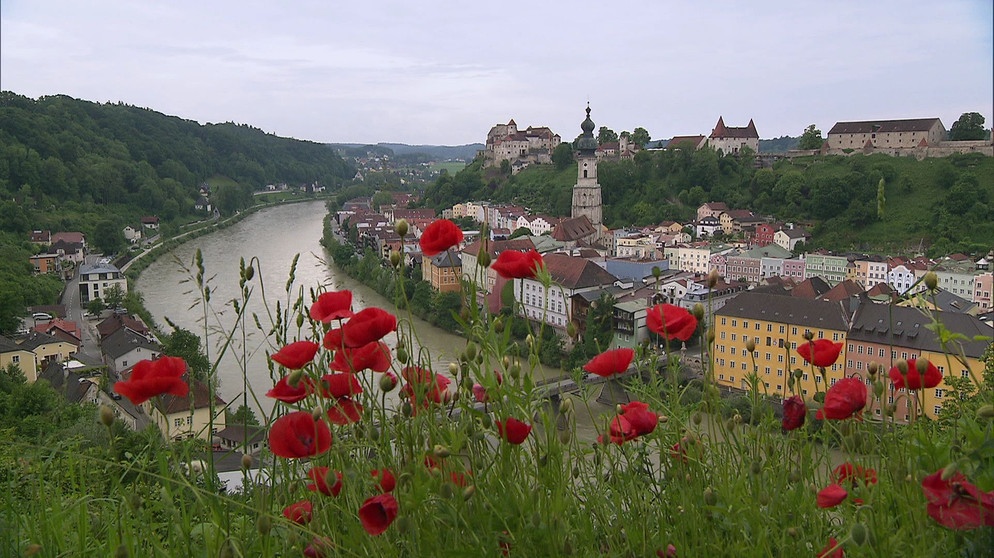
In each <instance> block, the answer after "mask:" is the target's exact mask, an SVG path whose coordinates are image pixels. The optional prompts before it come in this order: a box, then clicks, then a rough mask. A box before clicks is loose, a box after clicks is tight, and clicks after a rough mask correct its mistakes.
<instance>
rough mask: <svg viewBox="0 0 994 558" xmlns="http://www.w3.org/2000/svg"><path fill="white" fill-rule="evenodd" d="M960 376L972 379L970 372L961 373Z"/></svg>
mask: <svg viewBox="0 0 994 558" xmlns="http://www.w3.org/2000/svg"><path fill="white" fill-rule="evenodd" d="M960 376H963V377H964V378H969V377H970V371H969V370H963V371H961V372H960Z"/></svg>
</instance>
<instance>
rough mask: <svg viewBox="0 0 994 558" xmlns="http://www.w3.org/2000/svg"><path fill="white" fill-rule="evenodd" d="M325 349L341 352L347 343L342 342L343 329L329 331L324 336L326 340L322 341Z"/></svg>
mask: <svg viewBox="0 0 994 558" xmlns="http://www.w3.org/2000/svg"><path fill="white" fill-rule="evenodd" d="M321 344H322V345H324V348H325V349H328V350H329V351H340V350H342V348H343V347H345V342H344V341H343V340H342V328H337V329H329V330H328V332H327V333H325V334H324V339H323V340H322V341H321Z"/></svg>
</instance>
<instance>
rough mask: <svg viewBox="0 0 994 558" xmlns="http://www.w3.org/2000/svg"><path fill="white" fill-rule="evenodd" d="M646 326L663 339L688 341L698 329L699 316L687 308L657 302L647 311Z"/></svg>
mask: <svg viewBox="0 0 994 558" xmlns="http://www.w3.org/2000/svg"><path fill="white" fill-rule="evenodd" d="M645 327H647V328H648V329H649V331H652V332H654V333H656V334H657V335H659V336H660V337H662V338H663V339H667V340H671V339H678V340H680V341H686V340H688V339H690V336H691V335H693V334H694V331H696V330H697V318H695V317H694V315H693V314H691V313H690V311H688V310H687V309H686V308H681V307H679V306H673V305H672V304H657V305H655V306H653V307H652V308H650V309H649V311H648V312H647V313H646V315H645Z"/></svg>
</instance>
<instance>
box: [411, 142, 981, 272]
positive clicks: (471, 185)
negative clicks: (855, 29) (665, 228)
mask: <svg viewBox="0 0 994 558" xmlns="http://www.w3.org/2000/svg"><path fill="white" fill-rule="evenodd" d="M813 132H817V130H814V131H813ZM597 173H598V182H599V183H600V184H601V187H602V197H603V201H604V223H605V224H606V225H607V226H609V227H622V226H628V225H650V224H655V223H658V222H660V221H662V220H665V219H672V220H678V221H679V220H689V219H692V218H693V217H694V215H695V210H696V208H697V207H698V206H699V205H700V204H701V203H704V202H707V201H723V202H725V203H727V204H728V205H729V206H730V207H735V208H745V209H751V210H753V211H755V212H757V213H759V214H762V215H772V216H773V217H775V218H777V219H781V220H787V221H795V222H800V223H804V224H807V225H808V226H810V227H811V232H812V234H813V239H812V243H811V244H809V246H808V248H812V247H814V248H820V247H824V248H829V249H837V250H850V249H858V250H869V251H881V252H887V251H890V252H912V253H913V252H917V251H918V250H919V247H920V246H921V247H924V248H929V251H930V253H932V254H942V253H949V252H954V251H963V252H970V253H975V252H980V251H984V252H986V250H988V249H989V248H990V239H992V238H994V159H992V158H990V157H984V156H982V155H979V154H968V155H953V156H950V157H945V158H931V159H925V160H922V161H918V160H915V159H914V158H910V157H890V156H887V155H870V156H864V155H860V154H856V155H852V156H848V157H842V156H827V157H820V156H816V157H802V158H794V159H785V160H782V161H779V162H778V163H777V164H776V165H775V166H774V167H773V168H766V169H758V170H757V169H756V168H755V167H754V166H753V161H752V159H751V158H749V157H747V156H741V157H734V156H723V155H720V154H718V153H716V152H714V151H712V150H708V149H702V150H699V151H686V150H664V151H651V152H650V151H643V152H640V153H638V154H637V155H636V156H635V160H634V161H617V162H607V161H604V162H601V163H599V164H598V169H597ZM881 180H883V181H884V182H883V183H884V190H883V192H881V191H880V190H879V185H880V181H881ZM575 182H576V170H575V167H574V166H573V165H570V166H567V167H565V168H562V169H561V170H557V169H556V167H555V166H554V165H533V166H531V167H528V168H526V169H524V170H523V171H521V172H520V173H518V174H516V175H513V176H509V177H508V176H503V175H501V174H500V173H499V172H497V171H496V170H495V169H484V168H482V165H481V163H480V162H479V161H477V162H475V163H473V164H472V165H470V166H468V167H467V168H466V169H464V170H463V171H461V172H459V173H457V174H456V175H455V176H442V177H440V178H439V179H438V180H437V181H436V182H435V183H434V184H433V185H431V186H430V187H429V188H428V189H427V190H426V191H425V195H424V203H425V204H426V205H428V206H430V207H435V208H436V209H442V208H444V207H451V206H452V205H453V204H455V203H459V202H464V201H467V200H476V199H484V200H492V201H496V202H515V203H520V204H522V205H525V206H526V207H529V208H530V209H532V210H533V211H536V212H549V213H552V214H553V215H569V214H570V204H571V188H572V186H573V184H574V183H575ZM878 199H881V200H882V199H886V210H885V211H882V212H878V211H877V210H878V204H877V200H878ZM881 209H883V208H882V207H881ZM881 217H882V218H881Z"/></svg>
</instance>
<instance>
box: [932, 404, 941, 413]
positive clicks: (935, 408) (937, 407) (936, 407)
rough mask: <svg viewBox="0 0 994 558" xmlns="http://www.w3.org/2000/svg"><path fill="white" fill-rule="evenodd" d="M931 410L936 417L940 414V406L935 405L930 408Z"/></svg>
mask: <svg viewBox="0 0 994 558" xmlns="http://www.w3.org/2000/svg"><path fill="white" fill-rule="evenodd" d="M932 410H933V411H935V414H937V415H938V414H939V413H941V412H942V405H936V406H935V407H932Z"/></svg>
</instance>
